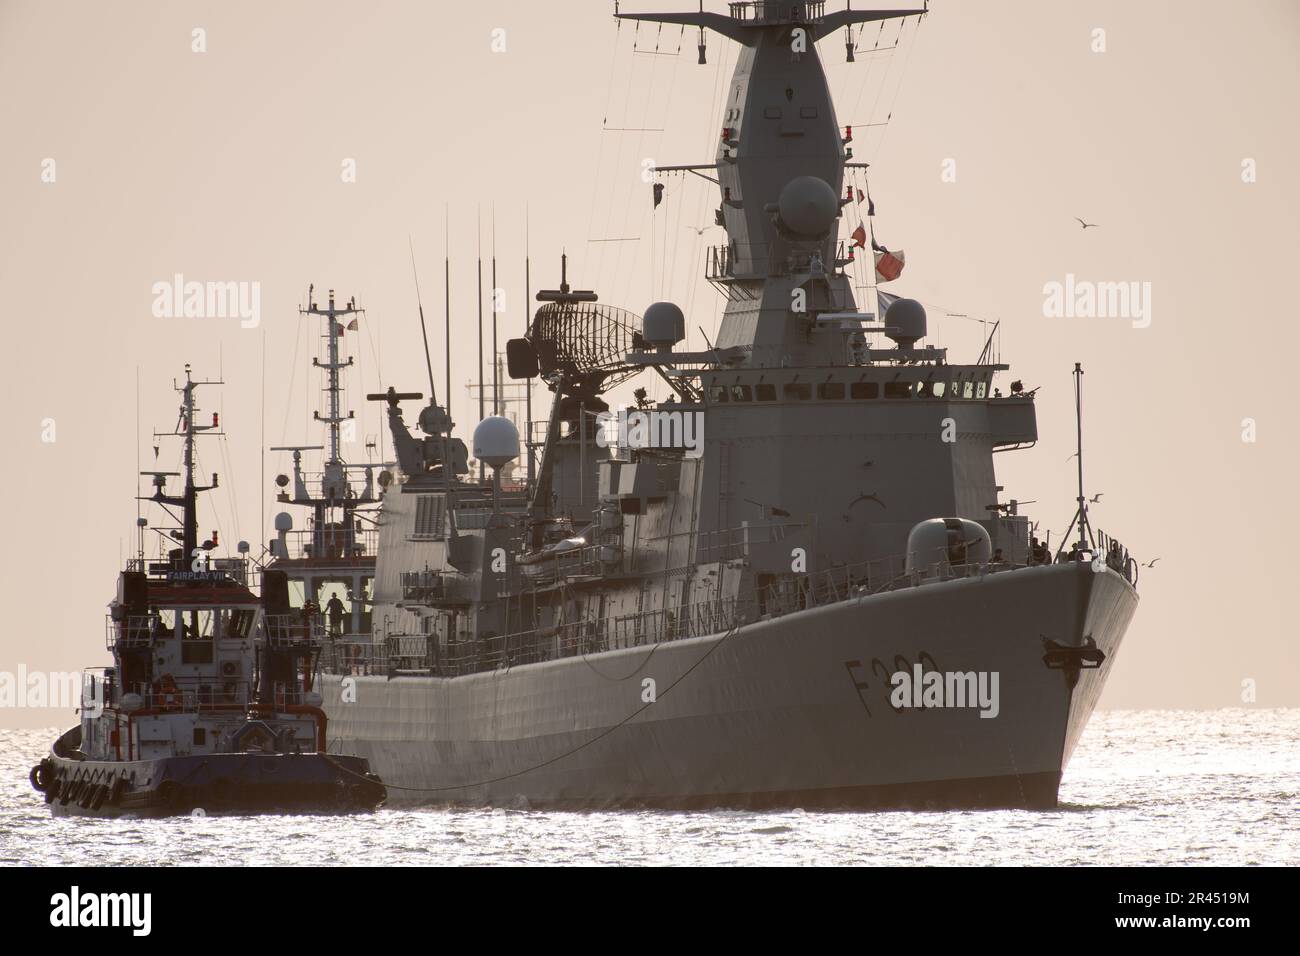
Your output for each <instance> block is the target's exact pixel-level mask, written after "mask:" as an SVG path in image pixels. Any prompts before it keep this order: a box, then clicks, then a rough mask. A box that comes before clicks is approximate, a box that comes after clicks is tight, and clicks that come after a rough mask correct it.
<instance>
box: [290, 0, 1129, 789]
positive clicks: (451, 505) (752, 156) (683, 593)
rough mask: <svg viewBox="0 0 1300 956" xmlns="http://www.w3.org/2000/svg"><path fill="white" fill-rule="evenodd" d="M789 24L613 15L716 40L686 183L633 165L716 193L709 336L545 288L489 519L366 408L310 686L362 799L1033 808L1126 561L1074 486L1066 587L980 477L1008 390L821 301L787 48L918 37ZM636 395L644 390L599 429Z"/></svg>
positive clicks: (803, 134)
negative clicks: (369, 788)
mask: <svg viewBox="0 0 1300 956" xmlns="http://www.w3.org/2000/svg"><path fill="white" fill-rule="evenodd" d="M824 7H825V5H824V4H823V3H819V2H801V0H794V2H782V3H771V2H752V3H732V4H729V13H728V14H726V15H724V14H715V13H705V12H692V13H680V14H658V13H637V14H630V13H621V14H619V16H621V17H623V18H626V19H636V20H642V21H649V22H658V23H670V24H680V25H682V26H683V27H696V28H698V29H699V30H700V31H701V35H703V31H705V30H712V31H714V32H716V33H718V34H721V35H722V36H724V37H726V38H727V39H728V40H731V41H734V42H736V43H738V44H740V47H741V50H740V56H739V59H738V62H737V66H736V69H735V73H734V76H733V78H732V81H731V83H730V85H729V86H728V88H727V93H726V104H725V109H724V125H723V127H722V129H721V132H720V136H719V140H718V145H717V153H716V156H715V158H714V161H713V162H712V163H706V164H700V165H695V166H689V167H686V166H683V167H664V168H663V169H661V170H660V173H668V172H672V171H674V170H679V171H680V170H685V169H690V170H694V171H703V170H707V171H708V172H709V174H710V175H709V176H708V177H707V178H711V179H713V180H714V181H715V182H716V183H717V188H718V191H719V197H718V198H719V205H718V208H717V212H716V221H717V222H718V224H719V225H721V226H723V227H724V229H725V231H726V237H727V241H726V242H725V243H724V244H722V245H719V246H718V247H716V248H714V249H711V250H710V251H709V254H708V257H707V261H706V265H705V268H706V274H707V277H708V278H709V280H710V281H712V282H713V283H714V284H715V285H716V286H717V287H718V288H719V289H720V290H721V291H722V292H723V293H724V294H725V295H726V298H727V303H726V306H725V310H724V313H723V318H722V323H721V326H720V329H719V332H718V335H717V341H716V343H711V344H710V345H709V347H708V348H707V349H706V350H704V351H695V352H692V351H687V350H684V349H682V348H681V345H682V343H683V341H684V340H685V328H686V322H687V317H686V316H685V315H684V314H683V311H682V310H681V309H680V308H679V307H678V306H677V305H675V304H673V303H671V302H657V303H653V304H651V305H650V306H648V307H647V308H646V309H645V310H644V315H643V316H637V315H635V314H634V313H631V312H628V311H626V310H622V309H618V308H613V307H610V306H608V305H606V304H604V303H602V302H601V301H600V299H599V296H598V294H597V293H596V292H595V291H590V290H575V289H573V288H571V286H570V283H569V280H568V275H567V267H566V266H562V269H561V276H560V279H561V281H560V283H559V284H558V288H557V289H553V290H548V291H544V292H541V293H539V294H538V295H537V299H538V300H539V301H540V302H541V303H542V304H541V305H540V307H539V308H538V310H537V312H536V314H535V316H534V318H533V320H532V322H531V324H530V327H529V331H528V334H527V335H526V336H525V337H523V338H522V339H518V340H513V341H511V342H510V343H509V344H508V348H507V352H508V355H509V360H510V374H511V375H512V376H513V377H515V378H518V379H532V378H534V377H536V378H540V380H541V382H542V383H544V384H545V386H546V388H547V389H548V390H549V391H550V392H551V395H552V401H551V408H550V414H549V418H548V420H547V423H546V425H545V437H544V440H543V441H542V442H540V446H541V447H540V451H541V454H540V461H539V462H538V465H537V468H536V476H535V479H534V480H532V481H530V482H529V483H528V484H527V485H526V487H525V490H524V491H522V492H519V491H503V490H502V489H501V487H500V483H499V481H497V482H466V481H464V480H462V475H464V474H466V469H465V468H464V467H463V456H464V449H463V447H460V446H458V445H457V442H456V440H455V439H454V438H453V436H452V424H451V422H450V418H449V416H448V415H446V413H445V412H444V410H443V409H442V408H441V407H440V406H438V405H437V403H436V400H433V399H432V398H431V404H430V405H429V406H428V407H427V408H425V409H424V410H423V411H422V412H421V414H420V417H419V425H420V429H421V431H422V432H423V435H422V436H417V435H416V434H414V433H413V432H412V431H411V429H410V428H409V427H408V426H407V425H406V423H405V421H404V419H403V413H402V409H401V402H402V401H403V400H404V399H418V398H419V397H420V396H418V395H404V394H402V393H399V392H397V391H396V390H395V389H393V388H390V389H389V390H388V392H387V393H385V394H383V395H377V396H373V397H375V398H381V399H383V400H385V401H386V402H387V403H388V409H389V426H390V430H391V433H392V438H393V443H394V448H395V450H396V457H397V459H398V461H397V465H396V467H397V472H398V473H397V478H396V480H393V481H389V482H387V483H386V484H384V486H383V488H382V493H381V505H382V507H381V510H380V512H379V518H378V521H377V526H378V544H377V551H376V553H375V557H374V566H373V575H374V587H373V598H372V600H373V610H372V611H371V612H370V618H369V623H370V628H369V634H368V635H366V634H361V635H358V636H359V637H366V638H367V639H366V640H361V639H358V640H355V641H350V642H349V648H348V651H347V655H346V658H345V659H336V660H335V661H334V662H333V664H332V666H329V667H327V668H326V673H324V674H322V676H321V680H320V685H319V686H320V690H321V693H322V695H323V697H324V701H325V705H324V706H325V709H326V711H327V713H329V715H330V719H331V721H332V722H333V726H334V727H335V728H336V730H335V734H334V738H333V739H334V741H335V742H336V744H337V745H338V746H341V747H344V748H347V749H349V750H351V751H353V752H356V753H359V754H362V755H364V756H366V757H367V758H368V759H369V760H370V761H371V762H372V764H373V765H374V766H375V767H376V769H377V770H379V771H380V772H381V773H382V774H383V775H384V777H385V779H386V780H388V781H389V782H390V783H393V784H398V785H400V787H401V789H400V790H395V792H394V796H395V798H396V799H403V800H420V801H429V802H457V803H475V804H482V803H519V802H523V803H527V804H530V805H537V806H559V807H591V806H643V805H651V806H711V805H728V806H894V805H910V804H947V805H962V806H1051V805H1054V803H1055V801H1056V795H1057V788H1058V785H1059V782H1060V778H1061V772H1062V770H1063V768H1064V766H1065V764H1066V762H1067V761H1068V759H1069V756H1070V753H1071V752H1072V750H1073V748H1074V746H1075V744H1076V743H1077V741H1078V737H1079V734H1080V733H1081V732H1082V729H1083V727H1084V724H1085V723H1086V720H1087V718H1088V715H1089V714H1090V713H1091V710H1092V708H1093V706H1094V705H1095V703H1096V701H1097V697H1098V695H1099V694H1100V691H1101V687H1102V684H1103V682H1104V679H1105V676H1106V674H1107V673H1108V670H1109V667H1110V666H1111V665H1112V663H1113V660H1114V656H1115V651H1116V649H1117V648H1118V645H1119V642H1120V640H1121V638H1122V637H1123V634H1124V631H1125V629H1126V628H1127V625H1128V622H1129V619H1130V618H1131V616H1132V614H1133V612H1134V609H1135V608H1136V603H1137V595H1136V590H1135V587H1134V584H1135V577H1136V576H1135V571H1134V562H1133V561H1132V560H1131V559H1129V558H1128V557H1127V553H1126V552H1125V551H1124V550H1123V548H1122V546H1121V545H1119V544H1118V543H1116V542H1112V541H1099V540H1098V539H1097V538H1096V537H1095V536H1094V535H1093V532H1092V530H1091V528H1090V527H1089V526H1088V524H1087V522H1086V504H1085V502H1084V500H1083V496H1082V491H1081V492H1080V497H1079V505H1080V509H1081V511H1080V514H1079V515H1078V516H1077V517H1078V518H1080V519H1083V520H1080V521H1079V523H1078V528H1079V538H1078V540H1077V541H1076V548H1075V549H1074V552H1073V557H1072V559H1071V560H1065V558H1066V555H1064V553H1062V554H1060V555H1058V557H1059V558H1060V560H1053V558H1052V556H1051V555H1049V554H1047V553H1046V552H1045V548H1044V547H1043V546H1042V545H1040V544H1038V542H1037V541H1036V540H1035V539H1034V538H1033V536H1032V534H1031V529H1030V525H1029V522H1028V518H1027V516H1025V515H1023V514H1020V513H1019V508H1018V506H1017V504H1016V502H1014V501H1003V500H1002V499H1001V495H1000V492H1001V491H1002V489H1001V488H1000V487H999V486H998V484H997V479H996V475H995V469H994V455H995V453H997V452H1002V451H1010V450H1014V449H1018V448H1026V447H1030V446H1032V445H1033V444H1034V442H1035V441H1036V440H1037V424H1036V418H1035V413H1034V397H1033V394H1032V393H1031V392H1025V391H1024V390H1023V389H1022V388H1021V387H1020V386H1019V383H1010V384H1008V386H1007V392H1006V394H1005V395H1004V394H1003V393H1002V391H1001V389H999V388H997V387H995V378H996V377H997V376H998V375H1000V374H1001V373H1004V372H1006V371H1007V369H1008V366H1006V365H1004V364H1001V363H999V362H996V361H993V360H991V359H990V358H989V355H990V350H989V349H988V348H987V347H986V349H985V352H984V354H982V355H981V356H979V358H978V360H977V361H975V362H973V363H970V364H963V363H960V362H955V361H951V360H950V359H949V356H948V354H947V352H946V351H945V350H944V349H939V348H934V347H931V346H929V345H927V344H925V343H924V340H925V338H926V334H927V320H926V315H925V310H924V308H923V307H922V306H921V305H920V303H918V302H915V301H913V300H910V299H906V298H895V297H887V296H881V298H880V305H881V306H884V307H881V308H872V309H870V310H863V309H862V307H861V306H860V304H859V303H858V302H857V301H855V298H854V295H853V288H852V282H851V280H850V276H849V274H848V271H847V268H846V267H848V266H849V265H850V263H851V262H852V259H853V255H854V252H853V249H852V247H849V248H846V247H845V245H844V244H843V243H842V241H841V240H840V239H839V238H838V235H839V225H840V221H841V215H842V209H843V207H844V206H845V205H846V204H847V203H848V202H851V201H852V196H851V195H850V196H849V197H848V198H842V190H843V189H844V175H845V170H846V169H847V168H852V167H853V166H854V164H853V162H852V160H851V154H850V152H849V149H848V148H847V143H848V141H849V140H850V139H851V137H850V136H849V135H848V131H845V130H842V129H841V127H840V126H839V124H838V121H837V119H836V115H835V110H834V105H833V104H832V102H831V100H830V96H829V92H828V88H827V83H826V79H825V74H824V71H823V68H822V65H821V62H820V59H819V56H818V53H817V49H816V45H815V44H816V41H817V40H819V39H821V38H823V37H825V36H827V35H828V34H829V33H831V32H832V31H834V30H837V29H840V28H846V29H847V28H851V27H852V26H853V25H854V24H861V23H866V22H874V21H880V20H884V19H891V18H898V17H903V16H912V15H919V14H922V13H924V11H922V10H888V11H870V10H844V11H839V12H834V13H826V12H825V9H824ZM701 45H702V46H703V43H702V44H701ZM851 49H852V48H851V47H850V50H851ZM701 57H702V58H703V52H702V53H701ZM641 373H648V374H654V375H658V376H659V377H661V378H662V379H663V380H664V381H665V382H667V383H668V385H669V386H670V388H671V392H672V397H671V398H669V399H668V400H665V401H659V402H654V401H651V400H650V399H649V398H647V397H646V396H645V394H644V392H639V393H638V399H637V404H636V405H635V406H634V407H632V408H630V409H621V410H619V409H611V407H610V405H609V403H608V401H607V398H606V396H607V395H608V393H609V391H610V390H611V389H612V388H613V387H614V386H616V385H618V384H620V383H622V382H625V381H627V380H629V379H630V378H632V377H633V376H635V375H638V374H641ZM430 384H431V385H432V382H431V383H430ZM503 421H504V420H502V419H497V418H489V419H487V420H485V421H484V422H483V423H481V424H480V426H479V428H478V429H477V430H476V431H475V436H474V446H475V447H474V454H475V457H476V458H478V459H479V460H480V461H483V462H486V463H488V464H490V465H492V466H493V467H494V468H499V467H500V466H501V465H504V464H505V463H507V462H509V461H511V460H512V459H513V458H517V457H518V455H519V450H518V441H517V437H512V429H511V428H509V427H507V425H506V424H503ZM530 425H531V423H530ZM530 434H531V431H530ZM611 437H613V438H615V439H616V440H615V441H612V442H611V440H610V439H611ZM530 454H531V449H530ZM532 471H533V469H532V468H531V462H530V468H529V473H530V474H531V473H532ZM342 494H344V495H346V494H347V491H346V490H344V491H343V492H342ZM321 520H322V519H321V518H320V517H319V516H318V517H317V519H316V522H317V525H318V526H319V524H320V522H321ZM313 557H315V556H313ZM368 557H369V556H368V555H367V559H368ZM1079 557H1083V558H1086V559H1087V560H1075V559H1073V558H1079ZM306 593H308V594H310V593H311V592H310V591H308V592H306ZM353 620H354V623H355V622H356V617H355V615H354V619H353ZM900 675H906V680H907V681H911V682H914V683H915V684H916V686H917V688H918V693H917V695H916V696H915V697H914V698H913V697H910V696H900V695H899V694H898V693H897V692H898V691H899V689H900V686H901V685H902V684H903V683H904V678H903V677H902V676H900ZM981 681H982V682H983V683H981ZM936 686H937V687H938V688H939V690H938V695H937V696H925V695H924V694H922V693H920V688H922V687H925V688H930V689H934V688H935V687H936ZM979 688H984V690H982V691H980V690H979ZM990 688H992V690H990ZM957 691H960V692H961V700H960V701H959V702H955V701H956V692H957ZM985 697H989V698H990V699H987V700H986V699H985ZM977 698H978V700H977ZM992 698H996V699H992Z"/></svg>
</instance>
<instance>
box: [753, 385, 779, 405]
mask: <svg viewBox="0 0 1300 956" xmlns="http://www.w3.org/2000/svg"><path fill="white" fill-rule="evenodd" d="M754 399H755V400H756V401H760V402H775V401H776V386H775V385H773V384H772V383H771V382H761V383H759V384H758V385H755V386H754Z"/></svg>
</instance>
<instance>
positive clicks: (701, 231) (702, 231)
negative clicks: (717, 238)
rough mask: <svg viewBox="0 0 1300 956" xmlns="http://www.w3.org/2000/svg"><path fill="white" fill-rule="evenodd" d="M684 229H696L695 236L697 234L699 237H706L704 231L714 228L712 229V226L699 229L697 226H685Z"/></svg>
mask: <svg viewBox="0 0 1300 956" xmlns="http://www.w3.org/2000/svg"><path fill="white" fill-rule="evenodd" d="M682 228H683V229H694V230H695V234H696V235H697V236H702V235H704V231H705V230H706V229H710V228H712V227H711V226H704V227H703V228H698V227H696V226H683V227H682Z"/></svg>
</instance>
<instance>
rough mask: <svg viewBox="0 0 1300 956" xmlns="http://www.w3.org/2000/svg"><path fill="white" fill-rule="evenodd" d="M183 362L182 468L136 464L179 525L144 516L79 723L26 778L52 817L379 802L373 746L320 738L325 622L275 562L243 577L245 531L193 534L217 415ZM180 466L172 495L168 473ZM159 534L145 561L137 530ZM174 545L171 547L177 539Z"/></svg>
mask: <svg viewBox="0 0 1300 956" xmlns="http://www.w3.org/2000/svg"><path fill="white" fill-rule="evenodd" d="M216 384H220V383H219V382H201V381H195V380H194V379H193V377H192V375H191V372H190V367H189V366H188V365H186V366H185V380H184V383H183V384H178V385H176V386H175V388H176V390H177V391H178V392H179V393H181V395H182V398H183V400H182V404H181V407H180V416H179V421H178V424H177V427H176V430H175V431H174V432H165V433H160V434H159V437H161V435H172V436H175V437H179V438H180V439H181V440H182V443H183V446H184V456H183V461H184V464H183V472H181V473H177V472H163V471H153V472H142V474H143V475H146V476H148V477H150V478H151V479H152V484H153V494H152V495H151V496H149V497H142V498H141V500H143V501H152V502H154V503H155V504H157V505H158V506H160V507H161V508H162V509H163V510H164V511H165V512H166V513H167V514H168V515H169V516H171V517H172V518H173V519H174V518H175V516H176V511H175V510H173V509H179V512H180V527H179V528H167V529H149V525H148V521H147V520H146V519H145V518H143V517H141V518H138V519H137V527H138V534H139V551H138V554H137V556H136V557H135V558H132V559H131V560H129V561H128V562H127V565H126V568H125V570H123V571H122V572H121V573H120V574H119V575H118V582H117V595H116V597H115V599H114V600H113V602H112V603H111V604H110V605H109V608H110V610H109V614H108V620H107V645H108V650H109V651H110V652H111V653H112V655H113V665H112V666H111V667H105V668H99V669H95V670H89V671H87V672H85V674H84V676H83V684H82V693H81V708H80V714H81V722H80V724H78V725H77V726H76V727H73V728H71V729H70V730H68V731H67V732H66V733H64V734H63V735H62V736H60V737H59V738H58V739H57V740H56V741H55V742H54V745H53V747H52V749H51V753H50V755H49V756H48V757H46V758H45V759H44V760H42V761H41V762H40V763H39V764H37V765H36V766H35V767H33V768H32V771H31V783H32V786H33V787H35V788H36V790H37V791H39V792H40V793H42V794H44V796H45V802H46V803H47V804H48V805H49V807H50V809H51V810H52V811H53V813H54V814H55V815H56V816H64V815H82V816H97V817H118V816H128V815H129V816H139V817H159V816H170V815H175V814H185V813H191V814H195V813H214V814H250V813H272V812H280V813H330V812H335V813H337V812H354V811H364V810H372V809H374V808H376V807H378V806H379V805H380V804H382V803H383V802H384V800H385V799H386V797H387V791H386V789H385V788H384V785H383V783H382V781H381V780H380V779H379V777H378V776H376V775H375V774H374V773H371V772H370V767H369V765H368V763H367V761H366V760H364V759H362V758H359V757H353V756H344V755H339V754H328V753H326V746H327V742H326V728H327V721H326V717H325V714H324V712H323V711H322V709H321V706H320V705H321V700H320V696H319V695H318V694H317V693H315V692H313V691H312V689H311V686H312V681H313V674H314V670H315V668H316V667H317V666H318V665H319V660H320V652H321V647H322V644H323V638H324V633H323V628H322V626H321V621H320V617H319V615H318V614H316V613H315V609H314V608H313V607H310V606H308V607H306V608H305V609H302V610H299V611H296V612H294V613H292V614H290V613H285V612H286V610H287V608H288V602H287V598H286V593H287V583H286V580H285V576H284V574H283V573H282V572H275V571H267V572H265V573H264V574H263V576H262V589H261V590H262V598H261V600H260V601H259V599H258V597H257V596H255V595H254V593H253V592H252V591H251V590H250V589H249V586H248V575H249V567H250V564H249V561H248V559H247V553H248V546H247V545H246V544H244V543H243V542H241V543H240V544H239V546H238V549H237V550H238V552H239V557H236V558H229V557H227V558H221V557H216V556H214V552H215V551H216V550H217V547H218V535H217V533H216V532H215V531H214V532H213V534H212V537H211V538H210V539H208V540H206V541H204V542H202V543H200V542H199V540H198V517H197V511H198V509H197V501H198V495H199V493H200V492H204V491H211V490H212V489H214V488H216V487H217V483H218V482H217V475H216V474H215V473H214V474H213V476H212V484H210V485H199V484H197V483H196V481H195V440H196V439H197V438H198V437H200V436H212V435H220V434H221V432H220V430H219V429H220V422H219V418H218V416H217V414H215V413H214V414H213V416H212V421H211V424H200V423H198V422H197V421H196V420H195V414H196V412H197V410H198V409H197V407H196V404H195V393H196V391H197V389H198V388H199V387H200V386H203V385H216ZM169 478H182V479H183V481H184V488H183V490H182V491H181V492H180V493H179V494H174V493H171V492H170V491H169V490H168V488H167V480H168V479H169ZM147 530H155V531H157V533H158V534H159V535H160V536H161V537H162V539H163V541H164V542H165V543H166V545H167V547H165V548H164V549H163V551H164V554H163V555H162V557H161V559H159V560H146V558H145V544H144V539H145V534H146V531H147ZM173 544H176V545H179V547H173V546H172V545H173Z"/></svg>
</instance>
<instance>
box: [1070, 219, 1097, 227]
mask: <svg viewBox="0 0 1300 956" xmlns="http://www.w3.org/2000/svg"><path fill="white" fill-rule="evenodd" d="M1074 221H1075V222H1077V223H1078V224H1079V225H1080V226H1082V227H1083V228H1084V229H1096V228H1097V224H1096V223H1095V222H1084V221H1083V220H1082V219H1080V218H1079V217H1078V216H1075V217H1074Z"/></svg>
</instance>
